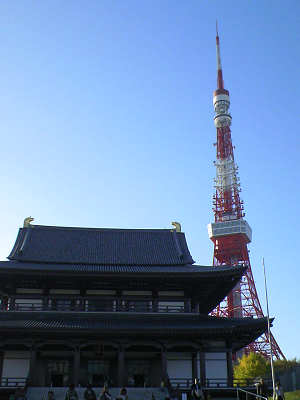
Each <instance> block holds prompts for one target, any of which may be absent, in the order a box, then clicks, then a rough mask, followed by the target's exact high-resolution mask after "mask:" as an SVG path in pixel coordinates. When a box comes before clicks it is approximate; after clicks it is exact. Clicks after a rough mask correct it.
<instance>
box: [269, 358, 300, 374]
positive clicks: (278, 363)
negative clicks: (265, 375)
mask: <svg viewBox="0 0 300 400" xmlns="http://www.w3.org/2000/svg"><path fill="white" fill-rule="evenodd" d="M297 365H298V366H299V365H300V363H299V361H297V360H296V358H293V359H291V360H275V361H274V370H275V372H278V373H280V372H284V371H287V370H288V369H291V368H294V367H296V366H297Z"/></svg>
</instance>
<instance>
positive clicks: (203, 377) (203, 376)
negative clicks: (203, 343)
mask: <svg viewBox="0 0 300 400" xmlns="http://www.w3.org/2000/svg"><path fill="white" fill-rule="evenodd" d="M199 358H200V381H201V386H206V366H205V353H204V352H203V351H202V350H200V351H199Z"/></svg>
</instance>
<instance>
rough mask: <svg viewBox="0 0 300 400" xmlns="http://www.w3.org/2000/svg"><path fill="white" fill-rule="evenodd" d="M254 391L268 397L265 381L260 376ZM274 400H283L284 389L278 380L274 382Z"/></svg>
mask: <svg viewBox="0 0 300 400" xmlns="http://www.w3.org/2000/svg"><path fill="white" fill-rule="evenodd" d="M256 392H257V394H258V395H259V396H262V397H268V395H269V393H268V387H267V385H266V383H265V381H264V380H263V379H262V378H261V379H260V380H259V382H258V383H256ZM274 395H275V396H274V397H275V400H284V391H283V388H282V386H281V383H280V381H276V383H275V393H274Z"/></svg>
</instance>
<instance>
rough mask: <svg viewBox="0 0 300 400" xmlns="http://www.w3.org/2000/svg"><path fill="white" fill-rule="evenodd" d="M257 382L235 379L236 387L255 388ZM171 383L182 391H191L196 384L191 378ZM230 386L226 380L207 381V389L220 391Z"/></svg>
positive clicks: (179, 379)
mask: <svg viewBox="0 0 300 400" xmlns="http://www.w3.org/2000/svg"><path fill="white" fill-rule="evenodd" d="M255 382H256V380H253V379H233V386H234V387H253V388H254V387H255ZM170 383H171V385H172V387H173V388H174V387H178V388H180V389H189V388H191V386H192V384H193V383H194V381H193V379H191V378H171V379H170ZM228 386H230V385H229V382H228V379H226V378H210V379H206V380H205V386H204V387H205V388H206V389H218V388H220V389H221V388H226V387H228Z"/></svg>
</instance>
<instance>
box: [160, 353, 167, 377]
mask: <svg viewBox="0 0 300 400" xmlns="http://www.w3.org/2000/svg"><path fill="white" fill-rule="evenodd" d="M161 377H162V379H163V380H164V382H165V383H166V382H167V377H168V373H167V351H166V349H165V348H162V349H161Z"/></svg>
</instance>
